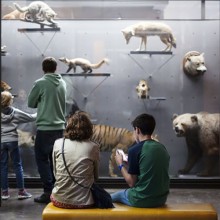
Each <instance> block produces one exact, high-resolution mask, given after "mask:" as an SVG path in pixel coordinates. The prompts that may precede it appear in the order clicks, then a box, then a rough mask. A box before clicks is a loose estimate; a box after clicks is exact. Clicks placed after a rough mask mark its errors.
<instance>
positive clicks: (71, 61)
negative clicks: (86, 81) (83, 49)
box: [59, 57, 108, 73]
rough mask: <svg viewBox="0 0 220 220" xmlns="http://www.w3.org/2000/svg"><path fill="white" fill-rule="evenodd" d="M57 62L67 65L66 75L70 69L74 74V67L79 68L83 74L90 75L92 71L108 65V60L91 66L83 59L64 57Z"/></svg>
mask: <svg viewBox="0 0 220 220" xmlns="http://www.w3.org/2000/svg"><path fill="white" fill-rule="evenodd" d="M59 61H61V62H63V63H65V64H67V65H68V66H69V68H68V69H67V71H66V73H68V72H69V71H70V70H71V69H73V71H74V73H75V72H76V67H77V66H80V67H81V68H82V70H83V73H91V72H92V70H93V69H98V68H99V67H101V66H102V65H103V64H104V63H108V59H106V58H105V59H102V60H101V61H100V62H98V63H96V64H92V63H91V62H90V61H89V60H87V59H84V58H75V59H67V58H66V57H61V58H59Z"/></svg>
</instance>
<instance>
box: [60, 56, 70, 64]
mask: <svg viewBox="0 0 220 220" xmlns="http://www.w3.org/2000/svg"><path fill="white" fill-rule="evenodd" d="M58 60H59V61H61V62H63V63H66V64H68V63H69V60H68V59H67V58H66V57H61V58H59V59H58Z"/></svg>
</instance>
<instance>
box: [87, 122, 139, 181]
mask: <svg viewBox="0 0 220 220" xmlns="http://www.w3.org/2000/svg"><path fill="white" fill-rule="evenodd" d="M91 140H92V141H94V142H96V143H98V144H99V145H100V151H111V156H110V160H109V175H110V176H111V177H117V175H116V174H114V166H115V164H116V163H115V152H116V150H117V149H122V150H123V151H124V152H127V151H128V147H130V146H131V145H133V144H134V143H135V139H134V137H133V132H132V131H129V130H127V129H125V128H116V127H111V126H108V125H101V124H98V125H93V135H92V138H91Z"/></svg>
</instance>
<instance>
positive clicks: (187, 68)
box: [183, 51, 207, 76]
mask: <svg viewBox="0 0 220 220" xmlns="http://www.w3.org/2000/svg"><path fill="white" fill-rule="evenodd" d="M183 70H184V72H185V74H187V75H190V76H199V75H202V74H204V73H205V72H206V71H207V68H206V66H205V59H204V53H199V52H197V51H190V52H188V53H186V54H185V56H184V59H183Z"/></svg>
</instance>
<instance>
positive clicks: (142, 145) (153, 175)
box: [111, 114, 170, 208]
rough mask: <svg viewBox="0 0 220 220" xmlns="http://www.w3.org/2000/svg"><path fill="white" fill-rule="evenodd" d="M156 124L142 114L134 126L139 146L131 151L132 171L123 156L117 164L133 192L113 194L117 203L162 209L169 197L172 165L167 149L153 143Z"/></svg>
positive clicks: (113, 198) (128, 190) (127, 190)
mask: <svg viewBox="0 0 220 220" xmlns="http://www.w3.org/2000/svg"><path fill="white" fill-rule="evenodd" d="M155 125H156V122H155V119H154V117H153V116H152V115H148V114H141V115H139V116H137V117H136V118H135V120H134V121H133V122H132V126H133V128H134V137H135V140H136V142H137V143H136V144H135V145H134V146H133V147H131V148H130V149H129V151H128V170H127V169H126V167H125V166H124V164H123V159H122V155H121V154H119V153H116V156H115V160H116V163H117V165H118V168H119V170H120V171H121V173H122V175H123V177H124V178H125V181H126V182H127V184H128V185H129V187H130V188H129V189H126V190H121V191H119V192H115V193H113V194H111V197H112V201H113V202H121V203H124V204H126V205H129V206H134V207H140V208H151V207H159V206H162V205H164V204H165V203H166V200H167V196H168V193H169V183H170V179H169V173H168V171H169V161H170V156H169V154H168V152H167V150H166V148H165V147H164V146H163V145H162V144H161V143H159V142H157V141H155V140H153V139H152V137H151V135H152V133H153V131H154V128H155Z"/></svg>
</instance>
